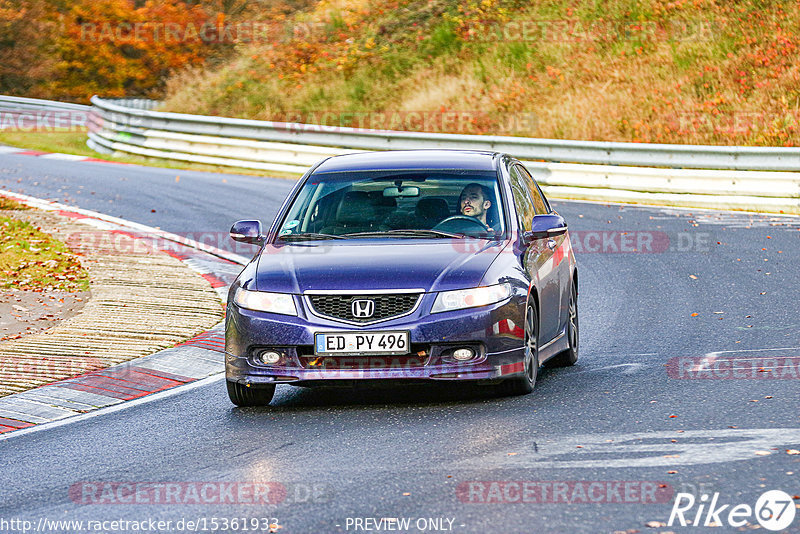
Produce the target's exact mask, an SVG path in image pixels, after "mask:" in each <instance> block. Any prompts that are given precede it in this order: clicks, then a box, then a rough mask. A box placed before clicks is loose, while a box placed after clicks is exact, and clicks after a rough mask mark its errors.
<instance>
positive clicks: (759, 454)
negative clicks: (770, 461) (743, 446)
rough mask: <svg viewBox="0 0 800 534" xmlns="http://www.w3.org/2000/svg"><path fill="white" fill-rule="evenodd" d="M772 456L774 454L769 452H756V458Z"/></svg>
mask: <svg viewBox="0 0 800 534" xmlns="http://www.w3.org/2000/svg"><path fill="white" fill-rule="evenodd" d="M770 454H772V453H771V452H769V451H756V452H755V455H756V456H769V455H770Z"/></svg>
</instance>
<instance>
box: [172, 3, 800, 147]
mask: <svg viewBox="0 0 800 534" xmlns="http://www.w3.org/2000/svg"><path fill="white" fill-rule="evenodd" d="M509 21H511V22H512V23H516V24H521V23H523V22H528V23H530V24H532V25H533V26H532V27H533V28H535V29H536V28H539V29H540V33H538V34H537V33H536V32H535V31H534V32H533V34H532V35H529V36H527V37H525V38H523V37H522V36H515V34H514V32H510V33H509V32H508V31H507V30H508V29H509V28H512V29H516V30H519V28H520V26H515V27H511V26H508V23H509ZM686 21H688V23H687V22H686ZM294 22H295V23H296V24H300V23H302V24H308V23H314V24H316V25H317V26H314V27H315V28H316V31H315V32H313V33H311V34H308V33H305V34H304V35H302V36H301V37H297V38H294V39H289V40H286V41H284V42H277V43H272V44H268V45H265V44H260V45H257V46H250V47H247V46H244V47H242V48H241V49H240V55H239V57H238V58H237V60H236V61H233V62H231V63H229V64H227V65H225V66H224V67H222V68H219V69H216V70H208V71H204V72H201V71H194V72H191V73H185V74H183V75H181V77H179V78H177V79H176V80H174V81H173V82H172V83H171V84H170V89H169V95H170V97H169V99H168V101H167V107H168V108H169V109H170V110H173V111H182V112H192V113H210V114H217V115H226V116H240V117H252V118H259V119H276V120H280V119H282V118H284V117H285V116H286V114H294V115H293V116H295V117H299V118H302V117H312V118H313V117H316V116H319V114H318V113H319V112H320V111H330V112H333V113H332V114H331V115H330V116H329V119H328V120H327V121H326V122H327V123H328V124H331V121H333V122H334V123H337V121H338V123H337V124H339V125H355V124H352V123H350V124H348V123H347V119H346V118H343V117H345V115H344V114H345V113H348V112H350V113H360V114H374V113H387V112H388V113H392V112H399V113H403V112H410V111H439V112H443V113H447V112H466V113H472V114H473V115H474V118H475V120H474V121H472V122H471V123H470V124H469V125H468V126H469V129H470V131H460V132H459V130H458V129H456V130H453V129H452V128H453V126H452V125H448V124H446V123H444V124H440V126H443V127H444V128H445V129H446V128H450V129H449V130H448V131H456V132H457V133H505V134H514V135H526V136H536V137H550V138H568V139H586V140H602V141H634V142H659V143H661V142H663V143H697V144H741V145H779V146H793V145H800V134H798V128H800V124H799V123H800V31H798V28H800V3H797V2H790V1H780V0H764V1H756V0H743V1H742V0H738V1H732V2H718V1H714V0H696V1H694V2H692V3H686V2H667V1H664V0H643V1H634V0H609V1H607V2H602V3H598V2H595V1H589V0H576V1H572V2H564V1H561V2H555V1H553V2H545V3H537V4H535V5H531V4H529V3H527V2H521V1H519V2H518V1H514V0H505V1H502V0H485V1H482V2H479V3H468V4H464V3H451V2H446V1H445V0H430V1H429V0H411V1H409V2H404V3H402V4H401V3H400V2H396V1H392V0H376V1H374V2H371V3H362V4H359V5H357V6H356V5H353V4H350V3H347V2H342V1H336V2H333V1H331V2H326V1H323V2H320V3H319V4H318V5H317V6H316V8H315V9H314V10H313V11H312V12H310V13H303V14H302V15H298V16H297V18H296V19H295V20H294ZM487 27H489V28H490V31H489V32H486V33H483V34H480V32H479V35H481V36H482V37H480V38H478V37H476V33H475V31H476V30H475V29H476V28H478V29H479V30H481V31H483V30H485V28H487ZM498 28H499V29H500V30H499V31H495V30H497V29H498ZM504 31H505V33H504ZM542 32H543V33H542ZM314 113H317V115H315V114H314ZM434 126H435V124H434ZM456 128H460V126H456ZM434 131H439V130H436V129H434Z"/></svg>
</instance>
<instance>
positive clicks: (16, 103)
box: [0, 96, 92, 113]
mask: <svg viewBox="0 0 800 534" xmlns="http://www.w3.org/2000/svg"><path fill="white" fill-rule="evenodd" d="M0 110H3V111H17V110H18V111H22V110H30V111H46V110H53V111H83V112H86V113H89V112H90V111H92V106H85V105H83V104H71V103H69V102H56V101H55V100H40V99H38V98H25V97H21V96H0Z"/></svg>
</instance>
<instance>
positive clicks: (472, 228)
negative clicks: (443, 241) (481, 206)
mask: <svg viewBox="0 0 800 534" xmlns="http://www.w3.org/2000/svg"><path fill="white" fill-rule="evenodd" d="M433 230H441V231H443V232H457V233H462V234H472V233H475V232H479V233H486V232H488V231H490V230H489V228H487V226H486V225H485V224H483V223H482V222H481V221H480V220H478V219H476V218H475V217H470V216H469V215H453V216H451V217H448V218H446V219H444V220H443V221H441V222H440V223H439V224H437V225H436V226H434V227H433Z"/></svg>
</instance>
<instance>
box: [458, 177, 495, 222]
mask: <svg viewBox="0 0 800 534" xmlns="http://www.w3.org/2000/svg"><path fill="white" fill-rule="evenodd" d="M491 205H492V203H491V202H489V201H488V200H486V199H485V198H484V197H483V191H481V188H480V187H474V186H473V187H467V188H466V189H464V190H463V191H462V192H461V197H460V198H459V199H458V207H459V210H460V211H461V214H462V215H469V216H470V217H475V218H476V219H479V220H480V221H481V222H482V223H484V224H486V210H488V209H489V207H490V206H491Z"/></svg>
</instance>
